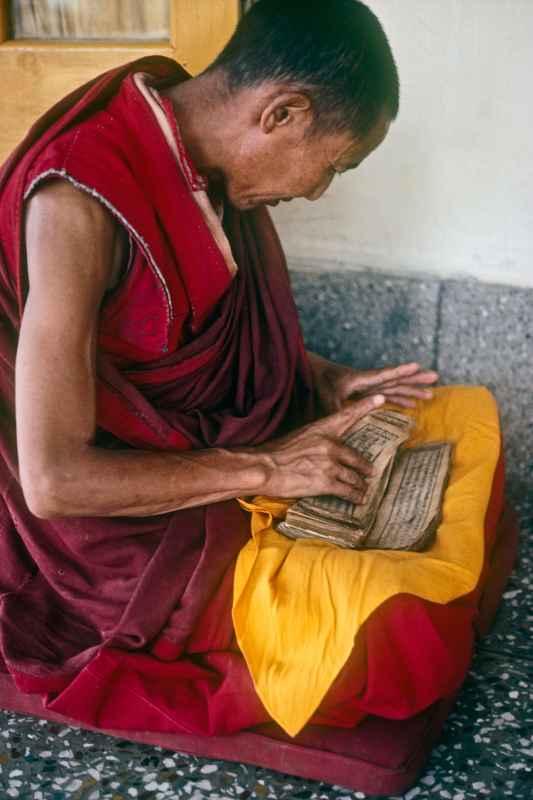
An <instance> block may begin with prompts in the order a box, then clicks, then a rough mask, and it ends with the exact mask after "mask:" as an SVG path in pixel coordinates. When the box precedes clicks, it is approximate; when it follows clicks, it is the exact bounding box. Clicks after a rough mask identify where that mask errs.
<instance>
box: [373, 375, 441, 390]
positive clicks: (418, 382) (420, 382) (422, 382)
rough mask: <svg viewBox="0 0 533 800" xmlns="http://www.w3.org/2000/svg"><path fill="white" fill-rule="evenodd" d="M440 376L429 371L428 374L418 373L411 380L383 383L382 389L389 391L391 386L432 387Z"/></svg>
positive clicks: (404, 379)
mask: <svg viewBox="0 0 533 800" xmlns="http://www.w3.org/2000/svg"><path fill="white" fill-rule="evenodd" d="M438 378H439V375H438V373H437V372H433V371H428V372H418V373H417V374H416V375H412V376H411V377H409V378H402V379H401V380H395V381H387V382H386V383H383V384H382V385H381V387H380V390H381V389H387V388H389V387H390V386H430V385H432V384H434V383H436V381H437V380H438Z"/></svg>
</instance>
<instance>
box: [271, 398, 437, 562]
mask: <svg viewBox="0 0 533 800" xmlns="http://www.w3.org/2000/svg"><path fill="white" fill-rule="evenodd" d="M413 424H414V423H413V421H412V420H411V419H410V418H409V417H407V416H405V415H404V414H400V413H398V412H395V411H387V410H381V411H374V412H372V413H371V414H369V415H368V416H366V417H364V418H363V419H362V420H360V421H359V422H358V423H357V424H356V425H355V426H354V427H353V428H351V429H350V431H349V432H348V434H347V436H346V437H345V438H344V441H345V443H346V444H348V445H349V446H350V447H353V448H354V449H355V450H357V452H358V453H360V454H361V455H362V456H364V458H366V459H367V460H368V461H369V462H370V463H371V464H372V465H373V467H374V474H373V475H372V476H371V477H370V478H369V479H368V481H367V484H368V489H367V496H366V503H365V504H363V505H357V504H355V503H350V502H348V501H346V500H340V499H339V498H337V497H330V496H326V497H304V498H302V499H301V500H299V501H298V502H297V503H295V504H294V505H293V506H291V508H290V509H289V510H288V512H287V516H286V518H285V521H284V522H281V523H280V524H279V526H278V530H279V531H280V532H281V533H284V534H285V535H287V536H290V537H292V538H313V539H323V540H325V541H328V542H332V543H333V544H337V545H340V546H341V547H355V548H378V549H382V550H424V549H426V548H427V547H429V545H430V544H431V543H432V542H433V539H434V537H435V533H436V531H437V528H438V526H439V523H440V520H441V515H442V502H443V496H444V491H445V488H446V483H447V480H448V476H449V472H450V465H451V456H452V445H451V444H450V443H449V442H426V443H425V444H424V445H422V446H419V447H410V448H407V447H402V445H403V444H404V442H406V441H407V439H408V438H409V434H410V432H411V429H412V427H413Z"/></svg>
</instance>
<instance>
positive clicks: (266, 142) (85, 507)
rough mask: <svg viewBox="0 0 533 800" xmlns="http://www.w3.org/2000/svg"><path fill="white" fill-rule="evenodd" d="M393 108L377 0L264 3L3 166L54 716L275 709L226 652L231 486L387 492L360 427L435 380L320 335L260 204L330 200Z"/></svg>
mask: <svg viewBox="0 0 533 800" xmlns="http://www.w3.org/2000/svg"><path fill="white" fill-rule="evenodd" d="M397 109H398V80H397V74H396V69H395V65H394V61H393V57H392V54H391V51H390V48H389V46H388V43H387V40H386V38H385V35H384V33H383V31H382V29H381V27H380V25H379V23H378V21H377V20H376V18H375V17H374V15H373V14H372V13H371V12H370V11H369V10H368V9H367V8H366V7H365V6H364V5H363V4H362V3H359V2H357V0H335V2H329V3H323V2H315V1H314V0H306V1H305V2H300V1H298V0H294V1H291V2H287V0H263V1H262V2H260V3H259V4H257V5H256V6H255V7H254V8H253V9H252V11H250V12H249V13H248V14H247V15H246V16H245V17H244V18H243V20H242V21H241V23H240V25H239V27H238V29H237V31H236V33H235V34H234V36H233V38H232V39H231V41H230V42H229V44H228V45H227V46H226V48H225V49H224V51H223V52H222V53H221V54H220V56H219V57H218V58H217V60H216V61H215V62H214V63H213V64H212V65H211V66H210V67H209V68H208V69H207V70H206V71H205V72H204V73H203V74H202V75H200V76H199V77H197V78H190V77H189V76H188V75H186V74H185V73H184V72H183V70H181V68H179V67H178V66H177V65H176V64H174V63H173V62H170V61H168V60H165V59H160V58H153V59H145V60H142V61H141V62H137V63H134V64H133V65H129V66H127V67H124V68H121V69H119V70H116V71H114V72H112V73H107V74H106V75H104V76H101V77H100V78H97V79H95V81H93V82H92V83H91V84H89V85H87V86H85V87H82V88H81V89H80V90H78V91H76V92H74V93H73V94H72V95H70V96H69V97H68V98H66V99H65V100H64V101H62V102H61V103H60V104H58V105H57V106H56V107H54V109H52V110H51V111H50V112H49V113H48V114H47V115H46V116H45V117H44V118H43V119H42V120H40V121H39V123H38V124H37V125H36V126H35V127H34V128H33V129H32V131H31V132H30V134H29V136H28V137H27V139H26V140H25V141H24V142H23V143H22V145H21V146H20V147H19V148H18V149H17V150H16V151H15V153H14V154H13V156H12V157H11V158H10V159H9V161H8V162H7V164H6V165H5V166H4V169H3V171H2V174H1V184H0V189H1V192H2V217H1V223H0V236H1V252H0V259H1V260H0V266H1V273H0V299H1V303H2V309H3V322H2V326H1V328H0V332H1V334H2V338H1V344H0V347H1V350H0V352H1V356H2V358H1V359H0V378H1V383H0V389H1V400H2V417H1V440H0V442H1V454H2V458H1V460H0V476H1V488H2V494H1V499H0V527H1V530H2V544H1V548H2V550H1V558H0V565H1V566H0V584H1V586H2V591H3V592H4V597H3V603H2V611H1V654H2V658H3V661H4V665H5V666H4V668H5V669H7V670H8V671H9V672H10V673H11V674H12V675H13V676H14V678H15V680H16V682H17V684H18V686H19V688H21V689H23V690H25V691H32V692H41V693H43V694H44V695H46V697H47V702H48V704H49V706H50V707H51V708H53V709H55V710H57V711H59V712H63V713H65V714H68V715H69V716H71V717H75V718H78V719H80V720H85V721H89V722H93V723H95V724H101V725H104V724H108V725H111V724H118V725H121V726H122V727H130V728H134V727H143V728H150V727H151V728H154V729H159V730H161V729H169V730H172V729H180V728H181V729H183V728H184V729H186V730H199V731H208V732H216V731H228V730H236V729H239V728H242V727H245V726H248V725H251V724H256V723H257V722H260V721H262V720H263V719H266V713H265V711H264V709H263V708H262V707H261V705H260V703H259V702H258V701H257V699H254V696H253V688H252V687H251V684H250V680H249V677H248V675H247V672H246V667H245V665H244V662H243V661H242V657H241V656H240V654H239V652H238V650H237V649H236V648H235V646H234V642H233V643H232V639H231V633H229V634H228V636H229V639H227V641H226V640H225V644H222V645H220V644H219V645H217V635H219V634H220V635H221V636H222V633H220V632H221V631H223V630H225V628H227V627H228V626H231V618H230V612H229V610H228V608H227V607H226V606H227V603H226V606H224V602H226V600H227V598H228V597H229V598H230V603H231V575H232V568H233V564H234V561H235V558H236V556H237V554H238V552H239V550H240V548H241V547H242V546H243V544H244V543H245V542H246V540H247V538H248V536H249V518H248V516H247V515H246V514H245V512H244V511H242V510H241V508H240V506H239V505H238V503H237V502H236V500H235V498H238V497H240V496H250V495H256V494H263V495H273V496H282V497H286V498H298V497H301V496H303V495H308V494H334V495H337V496H338V497H341V498H346V499H350V500H354V501H357V502H364V495H365V476H367V475H368V474H369V471H370V466H369V465H368V464H367V463H366V462H365V461H364V459H363V458H361V457H360V456H358V455H357V453H355V452H354V451H352V450H351V449H350V448H348V447H346V446H344V445H343V444H342V441H341V436H342V434H343V432H344V431H345V430H346V429H347V428H348V427H349V426H350V425H351V424H352V423H353V422H354V421H356V420H357V419H359V418H360V417H361V416H363V415H365V414H366V413H368V412H369V411H371V410H372V409H373V408H376V407H377V406H379V405H381V404H382V403H384V402H385V400H386V399H388V400H391V401H393V402H396V403H399V404H400V405H407V406H409V405H412V404H413V402H414V400H415V399H417V398H421V399H424V398H428V397H430V396H431V390H430V389H428V388H427V387H428V386H429V385H430V384H432V383H433V382H434V381H435V380H436V375H435V374H434V373H431V372H425V371H422V370H421V369H420V368H419V366H418V365H417V364H408V365H402V366H400V367H397V368H393V369H386V370H381V371H375V372H356V371H354V370H351V369H348V368H346V367H341V366H337V365H335V364H332V363H330V362H327V361H325V360H324V359H322V358H320V357H318V356H316V355H313V354H310V353H306V352H305V350H304V347H303V344H302V339H301V334H300V330H299V326H298V319H297V313H296V310H295V307H294V304H293V300H292V298H291V292H290V286H289V279H288V276H287V271H286V267H285V263H284V258H283V254H282V251H281V248H280V244H279V242H278V239H277V237H276V234H275V231H274V229H273V227H272V223H271V222H270V219H269V216H268V213H267V210H266V208H265V206H266V205H272V206H274V205H277V204H278V203H279V202H281V201H288V200H291V199H293V198H296V197H303V198H307V199H309V200H317V199H319V198H320V197H321V196H322V194H323V193H324V192H325V190H326V189H327V188H328V186H329V185H330V183H331V181H332V180H333V178H334V177H335V176H336V175H340V174H342V173H344V172H346V171H348V170H351V169H354V168H356V167H357V166H358V165H359V164H361V162H362V161H363V160H364V159H365V158H367V156H369V155H370V154H371V153H372V151H373V150H374V149H375V148H376V147H378V146H379V144H380V143H381V142H382V141H383V139H384V137H385V136H386V134H387V131H388V129H389V126H390V124H391V122H392V121H393V119H394V118H395V116H396V113H397ZM354 313H361V310H357V309H354ZM15 390H16V391H15ZM15 398H16V403H15ZM347 401H349V402H347ZM15 420H16V427H15ZM224 587H226V589H224ZM297 588H298V587H295V591H296V590H297ZM226 590H227V591H226ZM224 591H226V594H224ZM223 596H224V597H225V598H226V600H224V601H221V597H223ZM213 603H215V606H216V603H222V605H219V606H216V609H215V612H213V608H214V606H213ZM217 609H218V610H217ZM208 612H209V613H208ZM206 620H208V621H209V620H211V623H209V624H208V621H207V622H206ZM213 620H216V622H213ZM210 624H211V628H213V625H214V627H215V628H216V629H217V631H218V633H215V634H213V630H211V634H209V636H211V638H209V636H208V634H207V633H206V629H207V628H209V625H210ZM226 633H227V631H226ZM224 635H225V634H224ZM205 636H207V639H206V640H205V641H207V642H208V643H207V644H205V641H204V643H203V644H202V641H203V639H202V637H205ZM199 653H200V654H202V655H201V656H200V655H198V654H199ZM235 675H236V676H237V678H235ZM232 676H233V677H232ZM236 686H239V687H240V691H241V693H242V697H241V699H239V698H237V699H235V698H236V688H235V687H236ZM161 687H166V688H161ZM169 687H172V689H170V688H169ZM225 687H226V688H225ZM227 687H229V688H227ZM164 692H167V694H166V695H165V696H164V697H162V693H164ZM169 692H170V693H171V697H170V695H169ZM169 697H170V699H169ZM132 698H135V702H133V703H132V702H131V701H132ZM243 698H244V699H243ZM169 709H170V711H169ZM335 719H336V721H338V715H337V716H336V718H335Z"/></svg>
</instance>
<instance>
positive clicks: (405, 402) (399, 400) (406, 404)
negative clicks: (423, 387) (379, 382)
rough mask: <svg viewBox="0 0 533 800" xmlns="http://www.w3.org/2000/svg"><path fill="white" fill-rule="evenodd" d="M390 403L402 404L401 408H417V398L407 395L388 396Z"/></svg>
mask: <svg viewBox="0 0 533 800" xmlns="http://www.w3.org/2000/svg"><path fill="white" fill-rule="evenodd" d="M387 400H388V402H389V403H392V404H393V405H395V406H400V407H401V408H416V402H415V400H409V399H408V398H406V397H398V396H396V395H393V396H392V397H388V398H387Z"/></svg>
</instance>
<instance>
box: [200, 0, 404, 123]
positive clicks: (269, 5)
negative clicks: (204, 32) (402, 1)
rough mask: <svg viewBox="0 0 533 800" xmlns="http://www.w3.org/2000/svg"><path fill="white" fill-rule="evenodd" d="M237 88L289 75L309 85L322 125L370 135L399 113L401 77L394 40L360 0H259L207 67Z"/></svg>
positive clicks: (292, 80)
mask: <svg viewBox="0 0 533 800" xmlns="http://www.w3.org/2000/svg"><path fill="white" fill-rule="evenodd" d="M217 68H220V69H222V70H223V71H224V73H225V76H226V80H227V85H228V88H229V90H230V91H232V92H235V91H238V90H240V89H244V88H249V87H252V86H257V85H259V84H261V83H264V82H287V83H290V84H293V85H294V87H295V88H298V89H300V90H302V91H305V92H306V94H308V96H309V98H310V99H311V102H312V104H313V110H314V114H315V123H314V125H313V129H314V130H316V131H320V132H331V131H339V130H349V131H351V132H352V133H353V134H354V135H355V136H364V135H366V134H367V133H368V132H369V131H370V130H371V129H372V128H373V127H374V126H375V124H376V123H377V122H378V119H379V118H380V116H381V114H382V113H383V112H385V113H386V114H387V115H388V116H389V118H390V119H394V118H395V117H396V116H397V114H398V106H399V81H398V72H397V69H396V64H395V62H394V56H393V54H392V51H391V48H390V45H389V42H388V40H387V37H386V35H385V32H384V31H383V28H382V27H381V24H380V22H379V20H378V19H377V17H376V16H375V14H373V12H372V11H371V10H370V9H369V8H368V7H367V6H366V5H365V4H364V3H361V2H359V0H259V2H257V3H256V4H255V5H253V6H252V8H251V9H250V11H248V13H246V14H244V16H243V17H242V18H241V20H240V22H239V25H238V26H237V29H236V30H235V33H234V34H233V36H232V38H231V39H230V41H229V42H228V44H227V45H226V47H225V48H224V49H223V50H222V52H221V53H220V55H219V56H218V57H217V58H216V59H215V61H214V62H213V63H212V64H211V65H210V67H209V68H208V71H211V70H214V69H217Z"/></svg>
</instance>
